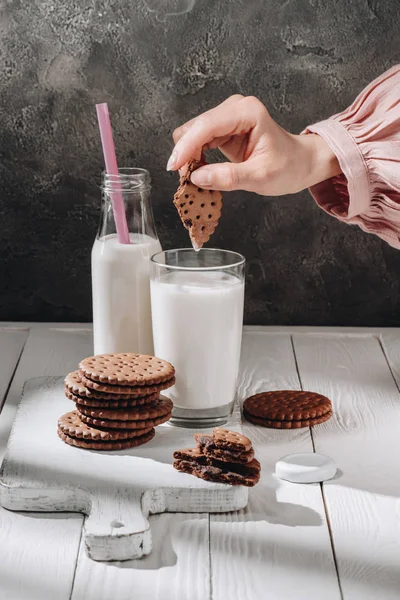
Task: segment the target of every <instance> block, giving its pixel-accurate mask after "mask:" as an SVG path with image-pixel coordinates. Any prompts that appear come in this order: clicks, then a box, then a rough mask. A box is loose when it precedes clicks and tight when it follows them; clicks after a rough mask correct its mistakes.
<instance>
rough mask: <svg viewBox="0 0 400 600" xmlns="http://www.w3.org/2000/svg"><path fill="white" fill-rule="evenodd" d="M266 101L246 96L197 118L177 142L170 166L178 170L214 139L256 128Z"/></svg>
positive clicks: (168, 167) (169, 162)
mask: <svg viewBox="0 0 400 600" xmlns="http://www.w3.org/2000/svg"><path fill="white" fill-rule="evenodd" d="M262 111H263V112H264V113H266V109H265V107H264V106H263V104H262V103H261V102H260V101H259V100H257V99H256V98H252V97H247V98H240V99H237V100H235V102H232V103H228V104H224V103H222V104H220V105H219V106H217V108H214V109H212V110H211V111H209V112H208V113H205V114H203V115H201V116H200V117H198V118H197V119H195V120H194V122H193V124H192V125H191V126H190V127H189V128H188V129H187V130H186V131H185V132H184V133H183V135H182V137H181V138H180V139H179V141H178V142H177V143H176V145H175V148H174V150H173V152H172V154H171V157H170V159H169V161H168V165H167V169H168V170H176V169H179V168H180V167H181V166H182V165H183V164H184V163H185V162H187V161H188V160H189V159H190V158H191V157H192V156H194V154H195V153H196V151H198V149H199V148H203V146H205V145H207V144H210V143H211V142H212V141H213V140H214V139H215V138H221V137H225V136H229V135H238V134H244V133H247V132H248V131H250V130H251V129H252V128H253V127H255V125H256V123H257V121H258V120H259V119H260V116H261V113H262Z"/></svg>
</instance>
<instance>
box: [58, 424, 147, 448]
mask: <svg viewBox="0 0 400 600" xmlns="http://www.w3.org/2000/svg"><path fill="white" fill-rule="evenodd" d="M57 433H58V436H59V437H60V438H61V439H62V441H63V442H65V443H66V444H68V445H69V446H76V447H77V448H84V449H86V450H108V451H112V450H126V449H127V448H135V447H136V446H141V445H142V444H146V442H149V441H150V440H152V439H153V437H154V434H155V431H154V429H151V430H150V431H147V433H145V434H143V435H140V436H136V437H133V438H130V439H126V440H116V441H115V440H109V441H93V440H84V439H82V438H75V437H71V436H69V435H67V434H66V433H64V432H63V431H61V429H58V430H57Z"/></svg>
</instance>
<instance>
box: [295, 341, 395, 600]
mask: <svg viewBox="0 0 400 600" xmlns="http://www.w3.org/2000/svg"><path fill="white" fill-rule="evenodd" d="M294 347H295V351H296V356H297V361H298V367H299V372H300V378H301V381H302V384H303V387H304V389H310V390H313V391H316V392H320V393H322V394H326V395H327V396H329V397H330V398H331V399H332V402H333V408H334V417H333V418H332V419H331V420H330V421H328V422H327V423H324V424H322V425H319V426H317V427H315V428H313V437H314V443H315V449H316V451H317V452H321V453H324V454H327V455H329V456H331V457H332V458H333V459H334V460H335V461H336V463H337V465H338V468H339V469H340V471H341V473H340V474H339V475H340V476H339V477H338V478H337V479H335V480H333V481H331V482H327V483H326V484H324V486H323V488H324V495H325V501H326V507H327V511H328V516H329V519H330V525H331V529H332V536H333V542H334V547H335V553H336V559H337V564H338V570H339V577H340V582H341V587H342V590H343V597H344V599H345V600H360V598H362V599H363V600H376V599H377V598H379V599H381V598H382V599H385V600H392V599H393V600H395V599H396V600H398V598H399V594H400V519H399V515H400V499H399V498H400V460H399V456H400V454H399V432H400V395H399V393H398V390H397V387H396V385H395V382H394V380H393V378H392V374H391V372H390V370H389V368H388V365H387V362H386V360H385V357H384V355H383V353H382V351H381V347H380V344H379V341H378V340H377V339H376V338H374V337H369V338H364V339H357V338H348V337H342V338H340V339H338V338H337V339H333V338H329V339H328V338H323V337H309V336H300V335H299V336H295V338H294ZM397 352H398V349H397Z"/></svg>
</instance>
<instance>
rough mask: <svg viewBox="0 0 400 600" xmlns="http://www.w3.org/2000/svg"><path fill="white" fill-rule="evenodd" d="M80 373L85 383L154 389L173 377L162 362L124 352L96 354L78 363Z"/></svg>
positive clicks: (157, 359)
mask: <svg viewBox="0 0 400 600" xmlns="http://www.w3.org/2000/svg"><path fill="white" fill-rule="evenodd" d="M79 372H80V373H81V374H82V375H83V376H84V377H85V378H86V379H88V380H90V381H95V382H98V383H105V384H107V385H118V386H121V387H134V386H135V387H136V386H150V385H157V384H159V383H162V382H164V381H168V380H170V379H172V377H174V374H175V369H174V367H173V366H172V365H171V364H170V363H169V362H167V361H166V360H162V359H161V358H157V357H155V356H148V355H147V354H135V353H133V352H125V353H120V354H98V355H97V356H90V357H88V358H85V359H83V360H81V362H80V363H79Z"/></svg>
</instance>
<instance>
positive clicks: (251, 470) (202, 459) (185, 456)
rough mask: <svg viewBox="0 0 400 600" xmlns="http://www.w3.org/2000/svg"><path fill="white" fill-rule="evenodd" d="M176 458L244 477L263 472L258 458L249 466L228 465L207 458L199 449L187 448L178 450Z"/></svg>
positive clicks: (240, 464)
mask: <svg viewBox="0 0 400 600" xmlns="http://www.w3.org/2000/svg"><path fill="white" fill-rule="evenodd" d="M174 458H175V459H176V460H185V461H194V462H196V463H198V464H199V465H209V466H212V467H218V468H219V469H222V471H227V472H229V473H238V474H239V475H243V476H246V477H247V476H252V475H257V474H259V472H260V471H261V466H260V463H259V462H258V460H257V459H256V458H253V460H252V461H251V462H249V463H247V464H242V463H234V462H231V463H227V462H225V461H221V460H217V459H215V458H211V457H210V456H205V455H204V454H203V453H202V452H201V450H199V449H198V448H185V449H183V450H176V451H175V452H174Z"/></svg>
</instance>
